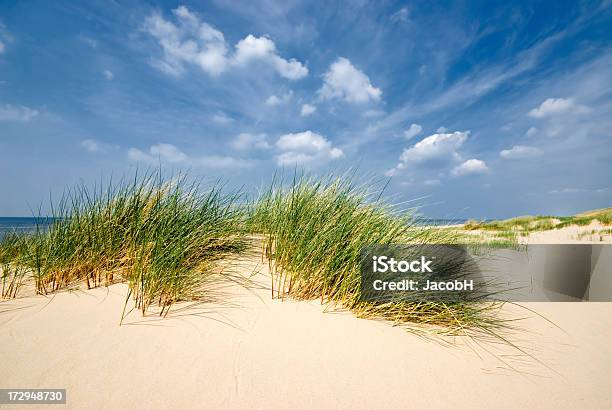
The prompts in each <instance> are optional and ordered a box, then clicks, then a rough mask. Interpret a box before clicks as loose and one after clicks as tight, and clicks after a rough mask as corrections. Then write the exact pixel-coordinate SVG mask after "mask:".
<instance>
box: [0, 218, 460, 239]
mask: <svg viewBox="0 0 612 410" xmlns="http://www.w3.org/2000/svg"><path fill="white" fill-rule="evenodd" d="M466 221H467V219H436V218H423V217H419V218H418V219H417V222H418V223H422V224H424V225H433V226H441V225H453V224H462V223H465V222H466ZM52 222H53V221H52V219H45V218H33V217H20V216H19V217H0V240H2V238H4V236H5V235H6V234H7V233H9V232H17V233H29V232H36V227H37V226H38V227H39V228H41V229H47V228H48V227H49V225H50V224H51V223H52Z"/></svg>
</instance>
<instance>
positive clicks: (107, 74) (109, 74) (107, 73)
mask: <svg viewBox="0 0 612 410" xmlns="http://www.w3.org/2000/svg"><path fill="white" fill-rule="evenodd" d="M102 74H104V78H106V79H107V80H109V81H110V80H112V79H114V78H115V74H113V72H112V71H111V70H104V71H103V72H102Z"/></svg>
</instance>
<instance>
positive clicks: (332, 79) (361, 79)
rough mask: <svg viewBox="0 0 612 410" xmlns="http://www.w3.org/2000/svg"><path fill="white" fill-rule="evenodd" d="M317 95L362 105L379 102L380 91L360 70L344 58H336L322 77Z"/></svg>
mask: <svg viewBox="0 0 612 410" xmlns="http://www.w3.org/2000/svg"><path fill="white" fill-rule="evenodd" d="M323 81H324V82H323V86H322V87H321V89H319V95H320V96H321V98H323V99H332V98H338V99H342V100H344V101H347V102H354V103H363V102H368V101H370V100H372V101H378V100H380V96H381V95H382V91H381V90H380V89H379V88H376V87H374V86H373V85H372V84H371V83H370V79H369V78H368V76H367V75H365V74H364V73H363V72H362V71H361V70H359V69H357V68H356V67H355V66H353V64H351V62H350V61H349V60H348V59H346V58H344V57H340V58H338V59H337V60H336V61H335V62H334V63H332V65H331V66H330V67H329V70H328V71H327V72H326V73H325V75H324V76H323Z"/></svg>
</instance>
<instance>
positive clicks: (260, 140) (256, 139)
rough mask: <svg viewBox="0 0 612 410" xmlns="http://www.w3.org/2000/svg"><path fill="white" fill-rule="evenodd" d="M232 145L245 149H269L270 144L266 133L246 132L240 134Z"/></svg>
mask: <svg viewBox="0 0 612 410" xmlns="http://www.w3.org/2000/svg"><path fill="white" fill-rule="evenodd" d="M232 147H233V148H234V149H237V150H240V151H245V150H249V149H268V148H270V144H268V141H267V138H266V134H249V133H246V132H244V133H242V134H238V136H237V137H236V138H235V139H234V141H232Z"/></svg>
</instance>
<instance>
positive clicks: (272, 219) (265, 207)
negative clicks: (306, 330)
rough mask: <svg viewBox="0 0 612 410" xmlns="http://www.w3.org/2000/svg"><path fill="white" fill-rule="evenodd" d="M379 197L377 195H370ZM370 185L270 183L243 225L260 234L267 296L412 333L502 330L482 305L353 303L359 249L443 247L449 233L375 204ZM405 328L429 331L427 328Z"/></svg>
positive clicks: (357, 297)
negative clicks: (313, 302) (313, 303)
mask: <svg viewBox="0 0 612 410" xmlns="http://www.w3.org/2000/svg"><path fill="white" fill-rule="evenodd" d="M378 194H379V193H378ZM378 196H379V195H377V193H376V192H374V191H373V185H372V184H368V183H366V184H364V185H360V186H357V185H353V184H352V183H351V182H350V180H349V179H345V178H334V177H331V178H328V179H312V178H308V177H296V178H294V179H293V180H292V181H290V183H289V184H283V183H282V182H276V183H272V185H271V186H270V188H269V189H268V190H267V191H265V192H264V193H263V194H262V195H261V196H260V198H258V199H257V201H255V202H254V203H253V205H252V209H251V215H250V226H251V229H253V230H254V231H256V232H260V233H262V234H263V235H264V237H265V239H264V242H265V243H264V252H265V254H266V255H267V257H268V258H269V259H270V261H271V270H272V276H273V278H272V294H273V296H274V297H279V298H284V297H292V298H295V299H303V300H310V299H320V300H321V301H322V302H323V303H327V304H329V305H331V306H334V307H339V308H342V309H348V310H351V311H353V312H354V313H355V314H356V315H357V316H359V317H363V318H370V319H382V320H387V321H391V322H393V323H394V324H397V325H403V326H407V327H409V328H411V330H414V331H423V329H427V330H426V332H429V331H431V330H434V331H435V332H436V333H438V332H441V333H446V334H452V335H458V334H470V335H474V334H479V335H487V336H492V337H493V338H498V337H501V336H499V334H500V333H499V331H500V330H502V329H504V328H506V327H507V326H509V324H508V323H507V322H505V321H503V320H501V319H499V318H498V317H497V315H496V313H497V310H498V307H499V304H498V303H494V302H491V301H486V300H484V299H482V300H477V301H469V302H468V301H465V302H455V303H445V302H440V301H423V302H406V301H394V302H386V303H382V302H380V303H374V302H368V301H364V300H362V298H361V282H360V281H361V276H360V263H361V259H360V258H361V249H362V247H363V246H366V245H370V244H378V245H385V244H451V243H456V242H457V238H456V237H455V234H454V233H453V232H452V231H449V230H442V229H436V228H433V227H427V226H423V225H419V224H416V223H415V219H414V218H413V212H412V211H410V210H407V211H400V210H397V209H396V208H395V207H393V206H390V205H388V204H387V203H385V202H383V201H381V200H380V199H377V197H378ZM413 324H418V325H422V324H427V325H434V326H430V327H423V326H416V327H412V326H411V325H413Z"/></svg>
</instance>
